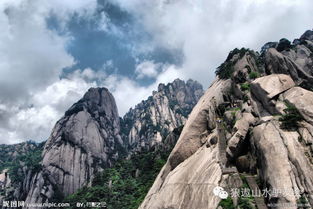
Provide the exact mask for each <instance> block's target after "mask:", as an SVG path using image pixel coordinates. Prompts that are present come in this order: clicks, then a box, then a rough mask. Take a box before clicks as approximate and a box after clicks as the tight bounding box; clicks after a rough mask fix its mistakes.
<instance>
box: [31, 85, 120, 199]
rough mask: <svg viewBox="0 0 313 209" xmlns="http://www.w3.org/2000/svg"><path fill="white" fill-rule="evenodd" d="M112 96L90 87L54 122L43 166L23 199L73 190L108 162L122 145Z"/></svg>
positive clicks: (85, 183)
mask: <svg viewBox="0 0 313 209" xmlns="http://www.w3.org/2000/svg"><path fill="white" fill-rule="evenodd" d="M119 132H120V124H119V116H118V112H117V108H116V104H115V101H114V98H113V96H112V95H111V94H110V92H109V91H108V90H107V89H105V88H91V89H89V91H88V92H87V93H86V94H85V95H84V97H83V99H81V100H80V101H78V102H77V103H76V104H74V105H73V106H72V107H71V108H70V109H69V110H68V111H67V112H66V113H65V115H64V117H63V118H62V119H61V120H59V121H58V122H57V124H56V125H55V127H54V129H53V131H52V133H51V136H50V138H49V139H48V141H47V142H46V145H45V148H44V152H43V161H42V166H43V169H42V171H40V172H39V173H37V175H36V176H35V177H34V178H33V180H32V181H33V183H32V187H31V189H30V191H29V194H28V196H27V198H26V202H33V203H34V202H46V201H48V200H51V199H52V198H55V195H56V194H58V193H60V194H62V195H64V196H66V195H69V194H72V193H73V192H75V191H77V190H78V189H79V188H81V187H82V186H84V185H87V184H88V183H89V182H90V180H91V179H92V178H93V175H94V174H95V173H96V172H98V171H100V170H101V169H102V168H103V167H105V166H109V165H110V164H112V162H113V161H114V160H115V159H116V158H117V157H118V154H119V153H118V150H119V147H120V148H121V147H123V141H122V139H121V136H120V135H119Z"/></svg>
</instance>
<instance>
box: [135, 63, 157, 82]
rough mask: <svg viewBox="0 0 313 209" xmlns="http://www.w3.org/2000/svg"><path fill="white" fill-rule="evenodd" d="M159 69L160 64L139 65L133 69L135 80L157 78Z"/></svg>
mask: <svg viewBox="0 0 313 209" xmlns="http://www.w3.org/2000/svg"><path fill="white" fill-rule="evenodd" d="M159 67H160V64H155V63H154V62H153V61H144V62H141V63H139V64H138V65H137V66H136V69H135V74H137V79H143V78H155V77H157V75H158V69H159Z"/></svg>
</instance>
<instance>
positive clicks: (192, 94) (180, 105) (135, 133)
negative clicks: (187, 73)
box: [122, 79, 203, 151]
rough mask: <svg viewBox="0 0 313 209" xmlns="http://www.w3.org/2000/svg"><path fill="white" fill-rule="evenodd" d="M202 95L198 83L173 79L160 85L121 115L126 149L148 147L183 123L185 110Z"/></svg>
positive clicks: (186, 115)
mask: <svg viewBox="0 0 313 209" xmlns="http://www.w3.org/2000/svg"><path fill="white" fill-rule="evenodd" d="M202 95H203V88H202V86H201V84H199V83H198V82H196V81H192V80H188V81H187V82H184V81H182V80H180V79H176V80H175V81H174V82H172V83H169V84H167V85H165V84H160V85H159V87H158V90H157V91H154V92H153V95H152V96H150V97H149V98H148V99H147V100H145V101H142V102H141V103H139V104H138V105H136V107H135V108H133V109H130V110H129V112H127V113H126V114H125V116H124V117H123V120H122V121H123V122H122V124H123V134H124V135H125V136H124V138H125V139H126V140H127V141H126V144H128V149H129V150H133V151H135V150H141V149H149V148H150V147H152V146H154V145H156V144H158V143H161V142H162V140H163V139H165V138H166V136H167V135H168V134H169V133H170V132H171V131H172V130H173V129H174V128H178V127H180V126H182V125H184V124H185V122H186V120H187V118H188V115H189V113H190V112H191V110H192V109H193V107H194V106H195V104H196V103H197V101H198V100H199V99H200V97H201V96H202Z"/></svg>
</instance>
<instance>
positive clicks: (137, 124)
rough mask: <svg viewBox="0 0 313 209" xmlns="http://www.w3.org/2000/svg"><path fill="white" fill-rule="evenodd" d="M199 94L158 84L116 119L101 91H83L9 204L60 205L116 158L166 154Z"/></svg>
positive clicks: (190, 85)
mask: <svg viewBox="0 0 313 209" xmlns="http://www.w3.org/2000/svg"><path fill="white" fill-rule="evenodd" d="M202 93H203V90H202V86H201V85H200V84H199V83H197V82H195V81H192V80H189V81H187V82H184V81H181V80H179V79H177V80H175V81H174V82H173V83H170V84H167V85H164V84H160V85H159V89H158V91H155V92H153V96H151V97H149V98H148V100H145V101H142V102H141V103H140V104H138V105H137V106H136V107H135V108H134V109H131V110H130V111H129V112H128V113H127V114H126V115H125V117H124V118H123V119H121V118H120V117H119V116H118V112H117V107H116V104H115V101H114V98H113V96H112V95H111V93H110V92H109V91H108V90H107V89H105V88H91V89H89V91H88V92H87V93H86V94H85V95H84V97H83V98H82V99H81V100H79V101H78V102H77V103H75V104H74V105H73V106H72V107H71V108H70V109H69V110H68V111H66V112H65V115H64V116H63V117H62V118H61V119H60V120H59V121H58V122H57V123H56V125H55V127H54V128H53V130H52V133H51V135H50V137H49V139H48V140H47V142H46V143H45V146H44V149H43V153H42V162H41V164H40V168H39V169H38V171H37V172H30V173H29V176H27V177H25V178H24V179H23V181H25V182H24V183H23V184H26V185H28V186H27V187H26V188H25V189H23V192H24V193H25V192H26V194H27V196H26V197H23V198H22V197H21V196H19V197H20V198H18V197H16V196H15V197H14V198H13V199H19V200H21V199H22V200H23V199H25V198H26V203H44V202H51V201H60V200H62V199H63V198H64V197H66V196H68V195H70V194H73V193H74V192H76V191H78V189H80V188H82V187H84V186H90V185H91V183H92V180H93V178H94V176H95V174H97V173H99V172H101V171H103V169H106V168H110V167H112V166H113V165H114V163H115V162H116V161H117V160H118V159H120V160H122V159H123V158H124V157H127V156H128V157H130V156H131V155H133V154H140V153H137V152H139V151H151V152H155V153H157V152H158V153H159V152H162V151H164V152H165V150H168V149H170V150H171V148H172V146H174V144H175V143H176V137H174V138H173V137H172V138H171V137H168V138H166V137H167V135H168V134H169V133H170V132H171V131H173V130H174V129H175V128H178V127H181V126H182V125H183V124H184V122H185V121H186V119H187V117H188V114H189V113H190V111H191V110H192V108H193V106H194V105H195V104H196V102H197V100H198V99H199V97H200V96H201V95H202ZM163 142H164V143H166V145H165V144H163ZM166 152H169V150H168V151H166ZM156 156H157V155H156ZM25 172H27V171H25ZM151 178H153V176H152V177H151Z"/></svg>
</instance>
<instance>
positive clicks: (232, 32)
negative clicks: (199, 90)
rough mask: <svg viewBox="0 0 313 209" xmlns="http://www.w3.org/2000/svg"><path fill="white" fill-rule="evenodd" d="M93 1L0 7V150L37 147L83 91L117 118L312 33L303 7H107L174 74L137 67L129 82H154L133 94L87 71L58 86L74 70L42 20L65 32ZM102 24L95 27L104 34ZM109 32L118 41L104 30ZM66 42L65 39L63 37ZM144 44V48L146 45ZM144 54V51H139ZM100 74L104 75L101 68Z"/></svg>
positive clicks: (281, 0) (226, 3)
mask: <svg viewBox="0 0 313 209" xmlns="http://www.w3.org/2000/svg"><path fill="white" fill-rule="evenodd" d="M96 2H97V1H96V0H67V1H64V0H55V1H50V0H15V1H11V0H2V1H1V2H0V27H1V30H2V31H1V33H0V40H1V41H0V57H1V62H0V136H1V137H0V144H1V143H15V142H19V141H24V140H27V139H33V140H37V141H41V140H44V139H46V138H47V137H48V135H49V134H50V131H51V129H52V127H53V125H54V124H55V122H56V121H57V120H58V119H59V118H60V117H61V116H62V115H63V114H64V111H65V110H66V109H68V108H69V107H70V106H71V105H72V104H73V103H74V102H76V101H77V100H78V99H80V98H81V97H82V96H83V94H84V93H85V92H86V91H87V89H88V88H90V87H95V86H105V87H108V88H109V89H110V91H111V92H112V94H113V95H114V96H115V99H116V103H117V105H118V108H119V113H120V115H124V114H125V113H126V112H127V111H128V109H129V108H130V107H131V106H132V107H133V106H135V105H136V104H138V103H139V102H140V101H141V100H143V99H146V98H147V97H148V96H149V95H151V92H152V91H153V90H156V89H157V85H158V84H159V83H168V82H172V81H173V80H174V79H176V78H178V77H179V78H182V79H188V78H193V79H196V80H198V81H200V82H201V83H202V84H204V85H206V86H207V85H208V84H209V82H210V81H211V80H212V79H213V77H214V73H213V72H214V69H215V67H217V66H218V65H219V64H220V63H221V62H222V61H224V59H225V58H226V56H227V53H228V52H229V51H230V50H231V49H233V48H234V47H242V46H245V47H249V48H253V49H259V48H260V47H261V46H262V45H263V44H264V43H265V42H267V41H275V40H279V39H280V38H282V37H286V38H289V39H293V38H296V37H299V36H300V35H301V34H302V33H303V32H304V31H305V30H306V29H309V28H312V22H311V20H312V19H313V13H312V12H311V11H310V10H311V8H313V2H312V1H311V0H277V1H270V0H200V1H191V0H186V1H178V0H170V1H168V0H159V1H149V2H148V1H144V0H127V1H124V0H115V1H114V2H115V3H116V2H118V3H119V5H121V6H122V7H123V8H124V9H126V10H127V11H129V12H131V13H132V14H134V15H135V16H137V17H140V20H139V21H141V23H142V24H143V25H144V26H145V29H146V30H147V31H148V32H149V33H150V35H151V36H152V38H153V41H154V42H153V43H152V44H153V45H151V46H150V45H149V46H142V45H140V47H141V48H140V49H139V50H143V49H147V50H151V48H153V47H165V48H169V49H178V50H181V51H182V52H183V55H184V62H183V65H182V66H181V67H177V66H173V65H164V64H161V63H157V62H155V61H154V60H146V61H144V62H142V63H139V64H138V66H137V69H136V72H135V73H136V74H135V76H136V78H137V79H139V80H140V79H145V78H154V79H155V82H154V83H153V84H151V85H149V86H141V85H139V84H138V83H137V82H136V81H134V80H130V79H129V78H126V77H123V76H120V75H116V74H111V75H107V74H106V73H103V72H95V71H94V70H92V69H84V70H77V71H75V72H73V73H72V74H70V75H68V76H67V77H65V78H64V77H63V78H60V75H61V73H62V69H63V68H64V67H68V66H71V65H73V64H74V62H75V61H74V60H73V57H72V56H71V55H69V54H68V52H67V51H66V45H67V44H68V41H69V40H71V38H72V37H70V36H68V35H63V36H60V35H59V34H57V33H56V32H54V31H51V30H49V29H47V25H46V22H45V21H46V18H47V17H49V15H50V14H51V12H52V13H53V14H55V15H57V18H58V20H59V21H60V22H61V23H62V24H63V25H62V27H63V29H64V31H66V26H67V24H66V23H67V21H68V20H69V18H70V17H71V15H73V14H77V15H79V16H81V17H84V18H92V16H93V12H94V10H95V9H96V7H97V5H96ZM109 22H110V21H109V19H107V16H105V15H104V16H103V17H102V19H101V21H100V22H99V24H98V26H99V30H104V31H106V30H107V29H108V28H107V27H108V24H109ZM110 31H111V32H112V33H114V34H115V35H116V36H123V34H121V33H122V31H120V30H118V29H117V28H116V27H114V26H112V28H110ZM65 34H66V33H65ZM149 44H150V42H149ZM145 47H146V48H145ZM103 67H104V68H106V67H108V68H110V67H111V68H112V63H110V62H108V63H106V64H105V65H104V66H103Z"/></svg>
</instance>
